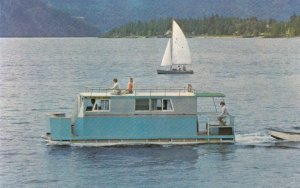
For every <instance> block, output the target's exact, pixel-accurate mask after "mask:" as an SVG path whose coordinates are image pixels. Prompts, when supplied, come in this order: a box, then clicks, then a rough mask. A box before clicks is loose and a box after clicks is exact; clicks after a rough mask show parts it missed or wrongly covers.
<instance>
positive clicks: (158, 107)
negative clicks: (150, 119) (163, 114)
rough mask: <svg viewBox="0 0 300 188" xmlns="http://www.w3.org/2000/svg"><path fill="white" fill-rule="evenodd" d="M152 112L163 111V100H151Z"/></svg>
mask: <svg viewBox="0 0 300 188" xmlns="http://www.w3.org/2000/svg"><path fill="white" fill-rule="evenodd" d="M151 110H162V102H161V99H151Z"/></svg>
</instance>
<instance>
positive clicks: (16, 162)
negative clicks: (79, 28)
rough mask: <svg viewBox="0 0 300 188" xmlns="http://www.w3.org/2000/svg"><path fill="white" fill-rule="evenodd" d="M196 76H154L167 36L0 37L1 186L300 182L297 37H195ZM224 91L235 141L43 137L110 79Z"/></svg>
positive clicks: (140, 84) (281, 184) (142, 85)
mask: <svg viewBox="0 0 300 188" xmlns="http://www.w3.org/2000/svg"><path fill="white" fill-rule="evenodd" d="M189 43H190V48H191V54H192V59H193V70H194V72H195V74H192V75H157V74H156V69H157V68H158V67H159V64H160V61H161V58H162V56H163V53H164V50H165V46H166V44H167V39H98V38H37V39H36V38H30V39H22V38H9V39H0V110H1V114H0V144H1V148H0V186H1V187H299V184H300V143H292V142H284V141H276V140H275V139H273V138H271V137H270V136H269V135H268V131H267V129H268V128H271V127H278V128H282V129H285V130H293V131H300V38H291V39H286V38H284V39H238V38H193V39H189ZM130 76H132V77H133V78H134V81H135V87H136V88H150V87H186V86H187V84H192V85H193V87H194V88H196V89H197V90H201V91H212V92H223V93H225V94H226V96H227V97H226V102H227V106H228V108H229V111H230V113H231V114H232V115H234V116H235V117H236V134H237V136H236V137H237V139H236V143H235V144H233V145H227V144H212V145H197V146H169V147H143V146H139V147H107V148H101V147H75V146H71V147H62V146H54V145H46V143H44V142H43V141H42V139H41V137H40V136H41V135H43V134H45V132H47V131H48V122H47V116H46V114H47V113H49V112H66V113H67V114H70V112H71V108H72V106H73V103H74V102H73V100H74V98H75V96H76V94H77V93H78V92H81V91H83V90H84V89H85V87H86V86H89V87H110V86H111V85H112V83H111V82H112V79H113V78H114V77H116V78H118V79H119V80H120V85H121V86H123V87H126V85H127V81H128V77H130Z"/></svg>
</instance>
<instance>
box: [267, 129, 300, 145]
mask: <svg viewBox="0 0 300 188" xmlns="http://www.w3.org/2000/svg"><path fill="white" fill-rule="evenodd" d="M269 131H270V135H271V136H272V137H273V138H276V139H278V140H287V141H293V142H299V141H300V133H298V132H287V131H280V130H275V129H270V130H269Z"/></svg>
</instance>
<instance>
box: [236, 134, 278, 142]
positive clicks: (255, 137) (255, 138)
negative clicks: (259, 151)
mask: <svg viewBox="0 0 300 188" xmlns="http://www.w3.org/2000/svg"><path fill="white" fill-rule="evenodd" d="M235 141H236V144H240V145H260V144H266V143H274V142H276V140H275V139H274V138H272V137H271V136H270V135H269V134H267V133H265V132H257V133H248V134H237V135H236V138H235Z"/></svg>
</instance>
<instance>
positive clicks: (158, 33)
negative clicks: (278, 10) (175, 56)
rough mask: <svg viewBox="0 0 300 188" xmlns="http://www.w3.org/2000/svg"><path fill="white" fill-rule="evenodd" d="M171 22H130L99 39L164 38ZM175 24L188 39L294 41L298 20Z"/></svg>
mask: <svg viewBox="0 0 300 188" xmlns="http://www.w3.org/2000/svg"><path fill="white" fill-rule="evenodd" d="M171 20H172V19H171V18H167V19H159V20H152V21H149V22H141V21H138V22H131V23H128V24H126V25H123V26H121V27H118V28H115V29H113V30H111V31H110V32H108V33H106V34H105V35H103V36H102V37H168V36H170V30H171V23H172V22H171ZM176 22H177V23H178V24H179V26H180V27H181V28H182V30H183V31H184V33H185V35H186V36H188V37H194V36H241V37H259V36H261V37H295V36H300V16H298V15H293V16H291V17H290V19H289V20H288V21H277V20H274V19H269V20H258V19H257V18H256V17H251V18H246V19H241V18H235V17H222V16H219V15H213V16H211V17H207V18H203V19H194V18H191V19H177V20H176Z"/></svg>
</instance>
